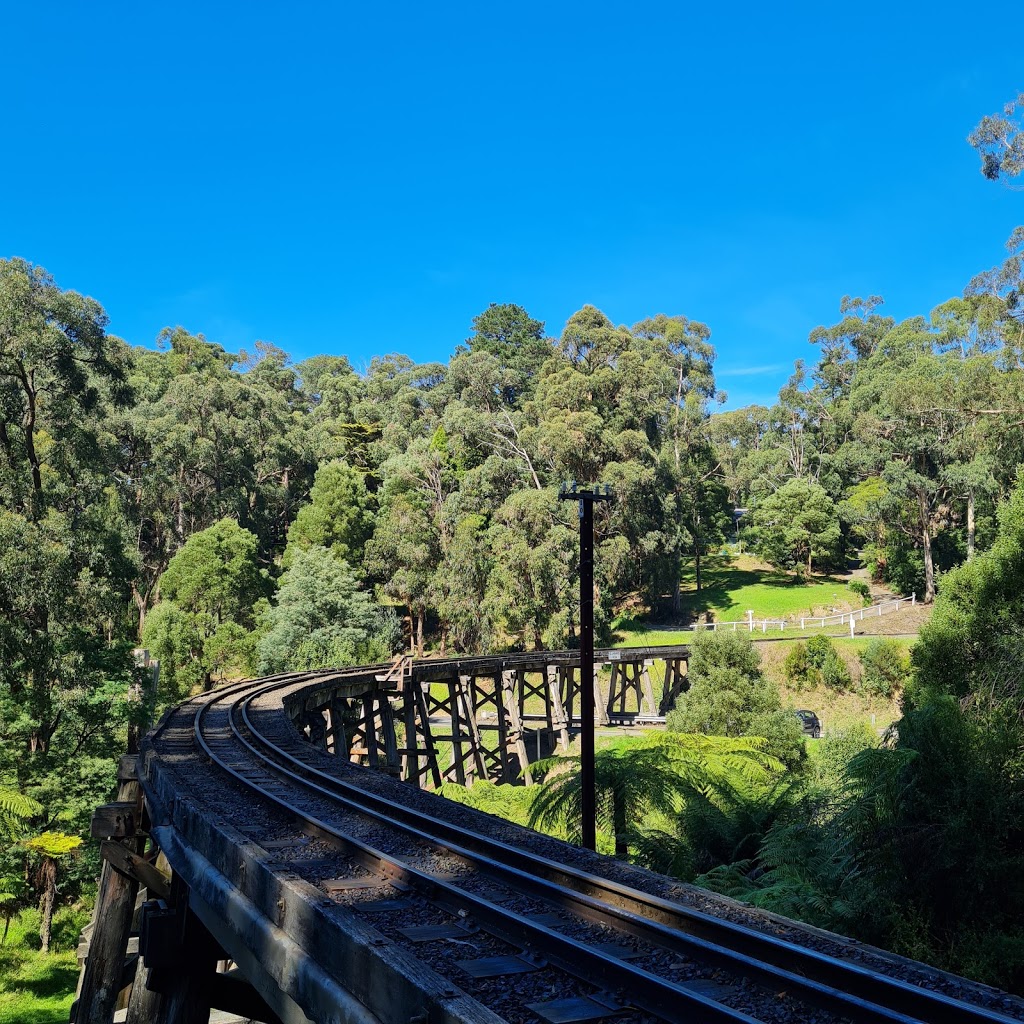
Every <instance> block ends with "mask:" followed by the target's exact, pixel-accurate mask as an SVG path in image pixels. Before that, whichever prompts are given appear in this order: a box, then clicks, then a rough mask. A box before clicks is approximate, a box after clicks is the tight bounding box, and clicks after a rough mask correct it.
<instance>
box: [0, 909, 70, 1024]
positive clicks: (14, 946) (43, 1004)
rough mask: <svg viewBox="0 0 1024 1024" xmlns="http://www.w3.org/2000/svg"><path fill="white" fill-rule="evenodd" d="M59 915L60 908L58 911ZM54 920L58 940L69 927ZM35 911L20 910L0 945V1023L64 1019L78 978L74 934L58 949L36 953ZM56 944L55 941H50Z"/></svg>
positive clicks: (42, 1022)
mask: <svg viewBox="0 0 1024 1024" xmlns="http://www.w3.org/2000/svg"><path fill="white" fill-rule="evenodd" d="M61 913H62V914H63V911H62V912H61ZM63 920H64V918H63V917H62V923H61V924H60V926H58V923H57V919H56V918H55V920H54V936H55V938H56V936H57V935H58V934H60V935H61V941H62V943H63V942H64V941H65V939H64V936H65V935H66V934H67V933H68V931H69V929H68V928H66V927H65V926H64V924H63ZM38 932H39V914H38V912H36V911H28V912H25V913H23V914H22V915H21V916H20V918H19V919H17V920H15V921H14V922H13V924H12V926H11V930H10V935H9V937H8V939H7V942H6V943H5V944H0V1024H59V1022H61V1021H65V1020H67V1019H68V1015H69V1011H70V1009H71V1003H72V1000H73V999H74V992H75V982H76V981H77V979H78V962H77V960H76V958H75V953H74V949H75V945H76V944H77V938H78V936H77V933H76V934H75V936H74V938H73V939H71V940H70V941H68V942H67V944H66V945H62V946H61V951H60V952H56V953H54V952H50V953H40V952H39V951H38V950H39V935H38ZM54 945H56V942H55V943H54Z"/></svg>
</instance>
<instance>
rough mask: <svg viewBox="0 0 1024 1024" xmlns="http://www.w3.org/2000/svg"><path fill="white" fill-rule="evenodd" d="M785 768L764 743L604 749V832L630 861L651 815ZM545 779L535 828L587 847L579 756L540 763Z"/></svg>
mask: <svg viewBox="0 0 1024 1024" xmlns="http://www.w3.org/2000/svg"><path fill="white" fill-rule="evenodd" d="M780 768H781V765H780V764H779V762H778V761H777V760H776V759H775V758H774V757H772V756H771V755H769V754H767V753H766V752H765V744H764V741H763V740H760V739H756V738H735V739H725V738H723V737H718V736H698V735H685V736H684V735H676V734H672V733H661V734H658V733H654V734H652V735H650V736H646V737H643V738H637V739H627V740H622V741H619V742H617V743H614V744H612V745H610V746H608V747H605V748H603V749H601V750H599V751H597V753H596V755H595V758H594V779H595V786H596V790H597V827H598V829H599V830H600V831H601V833H602V834H603V836H604V837H605V842H606V843H608V844H609V845H612V846H613V847H614V851H615V854H616V856H618V857H626V856H628V853H629V849H630V848H631V847H635V846H636V845H637V844H638V843H640V844H641V845H643V846H645V848H647V847H649V843H648V842H646V841H645V840H644V839H643V837H642V827H641V823H642V822H643V820H644V819H645V817H646V816H648V815H652V814H653V815H663V816H671V815H674V814H677V813H678V812H679V811H680V809H681V807H682V806H683V803H684V802H686V801H690V802H693V801H697V802H702V801H703V802H707V801H710V802H712V803H713V802H714V800H715V794H717V793H718V792H719V791H726V790H728V791H732V790H733V789H734V788H735V787H736V786H743V785H747V786H750V785H757V784H763V783H765V782H767V781H768V779H769V778H771V776H772V775H773V774H774V773H775V772H777V771H778V770H779V769H780ZM533 770H534V771H535V772H536V773H538V774H544V775H545V779H544V782H543V784H542V785H541V786H540V787H539V790H538V792H537V794H536V796H535V797H534V798H533V801H532V804H531V807H530V824H531V825H540V826H542V827H544V828H546V829H551V828H557V829H562V830H564V832H565V834H566V835H567V836H568V837H569V839H570V840H571V841H573V842H579V841H580V822H581V808H582V803H581V801H582V789H581V781H580V779H581V777H580V769H579V758H578V757H572V756H570V757H553V758H547V759H546V760H543V761H538V762H536V763H535V764H534V765H533Z"/></svg>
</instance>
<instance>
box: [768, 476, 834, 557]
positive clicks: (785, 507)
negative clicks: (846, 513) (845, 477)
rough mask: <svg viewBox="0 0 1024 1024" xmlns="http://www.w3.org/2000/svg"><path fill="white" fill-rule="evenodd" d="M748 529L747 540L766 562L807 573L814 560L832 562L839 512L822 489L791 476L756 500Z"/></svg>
mask: <svg viewBox="0 0 1024 1024" xmlns="http://www.w3.org/2000/svg"><path fill="white" fill-rule="evenodd" d="M751 515H752V524H751V527H750V529H749V530H748V537H749V540H750V543H751V545H752V547H753V549H754V550H755V551H757V552H758V554H760V555H761V556H762V557H763V558H764V559H765V560H766V561H767V562H770V563H771V564H772V565H774V566H778V567H779V568H786V569H789V568H793V569H796V570H797V571H798V572H799V571H802V570H803V569H804V567H806V570H807V573H808V575H809V574H810V573H811V571H812V569H813V565H814V562H815V561H817V562H818V565H819V566H825V565H831V564H832V563H834V562H835V560H836V558H837V556H838V553H839V544H840V531H839V515H838V513H837V511H836V507H835V503H834V502H833V500H832V499H831V498H830V497H829V496H828V494H827V492H826V491H825V489H824V488H823V487H821V486H819V485H818V484H815V483H812V482H810V481H808V480H804V479H801V478H797V479H794V480H790V481H788V482H787V483H785V484H784V485H783V486H782V487H780V488H779V489H778V490H777V491H776V492H775V493H774V494H771V495H769V496H768V497H766V498H764V499H763V500H761V501H759V502H758V504H757V505H756V506H755V508H754V510H753V512H752V514H751Z"/></svg>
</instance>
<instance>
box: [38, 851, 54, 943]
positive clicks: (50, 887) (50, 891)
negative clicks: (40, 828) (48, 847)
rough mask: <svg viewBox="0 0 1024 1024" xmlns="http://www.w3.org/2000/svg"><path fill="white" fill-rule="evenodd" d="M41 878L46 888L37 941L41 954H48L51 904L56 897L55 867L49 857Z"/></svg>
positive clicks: (51, 914)
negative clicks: (40, 945) (39, 943)
mask: <svg viewBox="0 0 1024 1024" xmlns="http://www.w3.org/2000/svg"><path fill="white" fill-rule="evenodd" d="M43 878H44V880H45V885H46V888H45V889H44V890H43V907H42V910H43V919H42V921H41V922H40V924H39V941H40V942H41V943H42V952H44V953H49V952H50V929H51V927H52V926H53V904H54V900H55V898H56V895H57V865H56V864H54V862H53V861H52V860H51V859H50V858H49V857H47V858H46V859H45V860H44V861H43Z"/></svg>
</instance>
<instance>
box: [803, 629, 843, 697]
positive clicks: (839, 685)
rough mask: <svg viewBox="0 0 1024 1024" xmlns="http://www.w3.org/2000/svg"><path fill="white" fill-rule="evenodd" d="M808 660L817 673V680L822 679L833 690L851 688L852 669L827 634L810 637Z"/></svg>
mask: <svg viewBox="0 0 1024 1024" xmlns="http://www.w3.org/2000/svg"><path fill="white" fill-rule="evenodd" d="M807 661H808V664H809V665H810V668H811V669H812V670H813V671H814V672H816V673H817V675H816V677H815V680H814V681H815V682H817V681H820V682H821V683H823V684H824V685H825V686H827V687H828V688H829V689H831V690H839V691H843V690H848V689H849V688H850V685H851V679H850V670H849V669H848V668H847V667H846V662H845V661H843V659H842V657H841V656H840V654H839V652H838V651H837V650H836V648H835V645H834V644H833V643H832V641H831V640H829V638H828V637H827V636H820V635H819V636H812V637H808V639H807Z"/></svg>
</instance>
